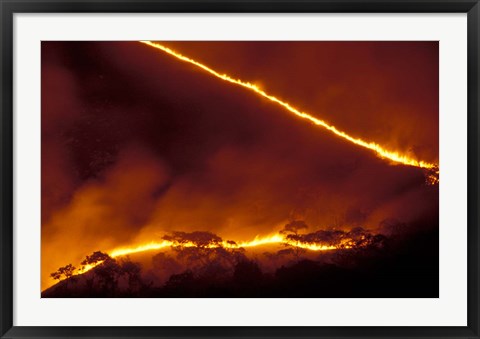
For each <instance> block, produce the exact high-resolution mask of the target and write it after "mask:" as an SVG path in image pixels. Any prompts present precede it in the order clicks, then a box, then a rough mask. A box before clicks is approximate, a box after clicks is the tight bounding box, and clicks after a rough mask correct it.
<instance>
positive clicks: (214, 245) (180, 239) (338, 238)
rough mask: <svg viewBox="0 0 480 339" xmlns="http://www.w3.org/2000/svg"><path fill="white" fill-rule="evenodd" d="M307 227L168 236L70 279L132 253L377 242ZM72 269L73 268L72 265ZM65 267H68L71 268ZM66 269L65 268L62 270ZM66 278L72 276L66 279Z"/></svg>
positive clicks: (85, 265)
mask: <svg viewBox="0 0 480 339" xmlns="http://www.w3.org/2000/svg"><path fill="white" fill-rule="evenodd" d="M304 228H306V226H305V224H304V223H303V222H301V221H293V222H291V223H289V224H287V225H286V226H285V228H284V229H283V230H282V231H280V232H279V233H276V234H273V235H270V236H265V237H260V236H256V237H255V238H254V239H253V240H251V241H242V242H238V243H237V242H235V241H233V240H223V239H222V238H220V237H218V236H217V235H215V234H213V233H210V232H198V231H197V232H191V233H186V232H173V233H171V234H167V235H165V236H164V237H163V238H162V240H161V241H158V242H154V241H152V242H149V243H144V244H141V245H137V246H133V247H122V248H116V249H114V250H111V251H109V252H108V254H105V253H103V252H94V254H93V255H92V256H87V259H86V260H84V261H83V262H82V267H81V268H80V269H78V270H76V271H73V270H72V272H71V275H70V276H73V275H81V274H84V273H87V272H88V271H90V270H92V269H93V268H95V267H97V266H98V265H101V264H102V263H103V262H104V261H105V260H108V259H115V258H119V257H126V256H128V255H130V254H136V253H141V252H147V251H154V250H161V249H173V250H177V251H182V250H184V249H188V248H193V249H201V250H207V251H208V250H215V249H225V250H245V248H252V247H257V246H264V245H265V246H268V245H278V246H284V247H286V248H290V249H292V250H294V251H300V250H307V251H313V252H316V251H329V250H336V249H343V250H345V249H351V248H355V247H365V246H366V245H369V240H370V241H371V240H372V239H374V238H373V237H372V235H371V234H370V233H369V232H366V231H365V230H363V229H361V228H358V229H354V230H352V231H350V232H345V231H317V232H314V233H308V234H300V233H299V231H300V230H301V229H304ZM67 266H68V267H73V266H71V264H69V265H67ZM67 266H65V267H67ZM60 271H62V272H63V271H64V270H62V268H61V269H60ZM51 277H52V278H53V279H56V280H62V279H59V277H58V274H57V275H54V274H52V275H51ZM65 277H66V278H68V277H69V275H66V276H65Z"/></svg>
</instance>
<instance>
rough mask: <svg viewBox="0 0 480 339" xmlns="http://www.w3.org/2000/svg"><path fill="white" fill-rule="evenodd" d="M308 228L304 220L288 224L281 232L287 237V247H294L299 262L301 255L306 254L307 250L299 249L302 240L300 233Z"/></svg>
mask: <svg viewBox="0 0 480 339" xmlns="http://www.w3.org/2000/svg"><path fill="white" fill-rule="evenodd" d="M307 228H308V226H307V224H306V223H305V221H303V220H293V221H291V222H289V223H288V224H286V225H285V226H284V227H283V229H282V230H281V231H280V233H281V234H284V235H285V238H286V239H287V242H286V243H285V245H286V246H291V247H293V254H294V256H295V259H296V260H298V258H299V257H300V254H301V253H303V252H305V250H304V249H303V248H301V247H299V245H300V242H301V240H302V237H301V234H300V231H302V230H305V229H307Z"/></svg>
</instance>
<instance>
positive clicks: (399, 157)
mask: <svg viewBox="0 0 480 339" xmlns="http://www.w3.org/2000/svg"><path fill="white" fill-rule="evenodd" d="M140 42H141V43H144V44H146V45H149V46H151V47H154V48H157V49H160V50H162V51H164V52H166V53H168V54H170V55H172V56H174V57H176V58H177V59H180V60H182V61H185V62H188V63H190V64H192V65H195V66H197V67H199V68H201V69H203V70H204V71H206V72H208V73H210V74H211V75H213V76H215V77H217V78H220V79H222V80H224V81H227V82H230V83H232V84H235V85H238V86H242V87H245V88H247V89H249V90H251V91H253V92H255V93H257V94H259V95H261V96H263V97H265V98H267V99H268V100H270V101H272V102H274V103H276V104H278V105H280V106H283V107H284V108H285V109H287V110H288V111H290V112H291V113H293V114H295V115H296V116H298V117H300V118H303V119H306V120H309V121H310V122H312V123H314V124H315V125H317V126H321V127H323V128H325V129H327V130H328V131H330V132H332V133H334V134H335V135H337V136H339V137H341V138H343V139H345V140H348V141H350V142H352V143H354V144H355V145H358V146H361V147H364V148H367V149H369V150H372V151H374V152H375V153H376V154H377V155H378V156H379V157H380V158H386V159H389V160H391V161H393V162H396V163H401V164H404V165H408V166H415V167H420V168H426V169H432V168H438V165H437V164H434V163H429V162H426V161H422V160H416V159H413V158H411V157H409V156H407V155H404V154H401V153H399V152H395V151H390V150H387V149H385V148H383V147H382V146H380V145H379V144H377V143H375V142H368V141H364V140H362V139H360V138H355V137H352V136H350V135H348V134H347V133H345V132H343V131H340V130H338V129H337V128H336V127H335V126H332V125H329V124H328V123H326V122H325V121H323V120H320V119H317V118H315V117H313V116H311V115H310V114H308V113H305V112H301V111H299V110H298V109H296V108H295V107H293V106H291V105H290V104H288V103H286V102H284V101H282V100H280V99H278V98H276V97H274V96H272V95H270V94H268V93H266V92H264V91H263V90H261V89H259V88H258V87H257V86H256V85H254V84H251V83H249V82H245V81H243V80H240V79H234V78H232V77H231V76H229V75H227V74H220V73H218V72H217V71H215V70H213V69H211V68H210V67H208V66H205V65H204V64H201V63H199V62H198V61H195V60H193V59H190V58H189V57H186V56H184V55H182V54H180V53H178V52H175V51H174V50H172V49H170V48H168V47H166V46H163V45H161V44H158V43H154V42H151V41H140Z"/></svg>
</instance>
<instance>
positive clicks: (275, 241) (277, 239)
mask: <svg viewBox="0 0 480 339" xmlns="http://www.w3.org/2000/svg"><path fill="white" fill-rule="evenodd" d="M262 245H290V246H293V247H299V248H303V249H306V250H309V251H328V250H335V249H339V248H342V249H348V248H351V246H349V245H348V244H342V245H341V246H330V245H325V244H315V243H302V242H291V241H289V240H287V239H286V238H285V237H284V236H283V235H281V234H279V233H277V234H273V235H269V236H265V237H259V236H256V237H255V238H254V239H253V240H250V241H243V242H238V243H236V242H235V243H234V242H229V241H222V242H221V243H220V244H218V245H210V246H207V248H218V247H223V248H229V249H238V248H248V247H256V246H262ZM177 246H182V247H195V246H197V245H196V244H194V243H193V242H187V243H184V244H182V245H178V244H176V243H174V242H172V241H167V240H162V241H159V242H154V241H152V242H148V243H144V244H140V245H137V246H133V247H121V248H116V249H114V250H112V251H109V252H108V254H109V255H110V257H112V258H117V257H121V256H126V255H129V254H135V253H141V252H147V251H153V250H160V249H164V248H171V247H177ZM102 262H103V261H99V262H98V263H96V264H94V265H85V266H83V267H82V268H80V269H78V270H77V271H76V272H75V273H74V275H80V274H84V273H86V272H88V271H90V270H91V269H92V268H95V267H96V266H98V265H100V264H101V263H102Z"/></svg>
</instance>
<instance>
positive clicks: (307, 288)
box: [32, 40, 455, 298]
mask: <svg viewBox="0 0 480 339" xmlns="http://www.w3.org/2000/svg"><path fill="white" fill-rule="evenodd" d="M40 48H41V61H40V62H41V94H40V97H41V141H40V145H39V146H38V147H39V148H40V149H41V159H40V160H41V239H40V242H41V253H32V255H35V256H36V255H40V262H41V269H40V275H41V276H40V277H39V279H40V281H39V282H38V284H39V286H40V290H39V292H38V295H39V297H41V298H439V220H440V218H439V183H440V180H441V175H440V174H441V170H440V167H439V41H424V40H418V41H406V40H405V41H309V40H306V41H273V40H272V41H206V40H205V41H178V40H176V41H150V40H144V41H52V40H44V41H41V46H40ZM442 60H443V59H442ZM442 154H443V153H442ZM442 159H443V158H442ZM442 166H443V162H442ZM445 173H447V171H445ZM442 192H443V191H442ZM443 207H444V206H443V205H442V208H443ZM442 226H443V224H442ZM450 226H451V227H454V226H455V225H450ZM35 252H37V251H35ZM35 276H38V273H36V274H35Z"/></svg>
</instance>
